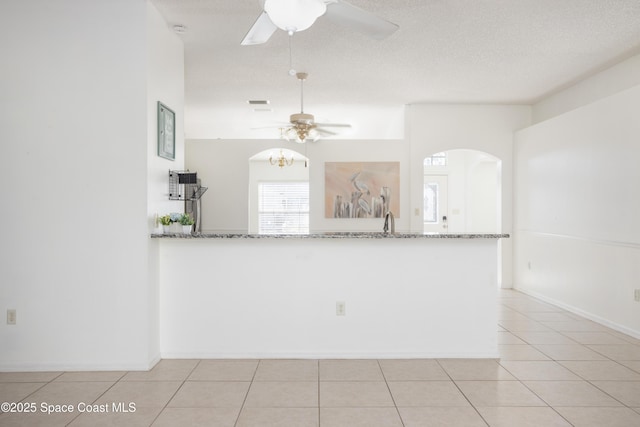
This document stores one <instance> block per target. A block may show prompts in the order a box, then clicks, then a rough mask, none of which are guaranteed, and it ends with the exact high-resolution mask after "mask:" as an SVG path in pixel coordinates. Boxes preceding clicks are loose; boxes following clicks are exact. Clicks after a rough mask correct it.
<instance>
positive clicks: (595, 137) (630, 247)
mask: <svg viewBox="0 0 640 427" xmlns="http://www.w3.org/2000/svg"><path fill="white" fill-rule="evenodd" d="M639 110H640V86H635V87H633V88H631V89H627V90H624V91H621V92H618V93H616V94H615V95H612V96H609V97H606V98H603V99H601V100H598V101H594V102H591V103H590V104H588V105H585V106H583V107H581V108H577V109H574V110H572V111H570V112H567V113H564V114H561V115H559V116H557V117H555V118H552V119H549V120H547V121H545V122H542V123H539V124H537V125H535V126H532V127H530V128H528V129H525V130H523V131H520V132H518V133H517V136H516V171H517V174H516V175H517V176H516V183H515V194H516V203H515V206H516V218H517V230H516V259H515V275H516V287H517V288H518V289H521V290H523V291H525V292H528V293H531V294H534V295H536V296H539V297H542V298H543V299H546V300H549V301H551V302H554V303H556V304H559V305H561V306H564V307H565V308H568V309H570V310H573V311H575V312H578V313H580V314H582V315H585V316H587V317H590V318H593V319H595V320H598V321H600V322H602V323H605V324H608V325H610V326H612V327H614V328H616V329H619V330H622V331H624V332H627V333H630V334H632V335H635V336H638V337H640V305H639V303H638V302H634V300H633V290H634V289H635V288H638V287H639V285H638V284H639V283H640V222H639V221H638V218H640V198H638V183H639V182H640V168H638V157H639V156H640V146H639V145H638V140H639V139H640V122H639V121H638V118H637V112H638V111H639Z"/></svg>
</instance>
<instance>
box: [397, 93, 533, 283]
mask: <svg viewBox="0 0 640 427" xmlns="http://www.w3.org/2000/svg"><path fill="white" fill-rule="evenodd" d="M530 116H531V108H530V107H528V106H518V105H410V106H408V107H407V130H406V137H407V139H408V143H409V145H410V147H411V150H410V180H411V189H410V191H411V196H410V197H411V204H410V206H408V209H409V210H410V212H412V213H413V215H412V216H411V230H412V231H420V230H421V229H422V192H423V188H422V177H423V171H424V167H423V161H424V158H425V157H427V156H430V155H431V154H433V153H437V152H440V151H447V150H452V149H459V148H466V149H473V150H478V151H484V152H486V153H489V154H491V155H493V156H495V157H497V158H498V159H500V160H501V162H502V192H501V194H502V212H501V213H500V215H501V218H502V224H501V230H500V232H502V233H511V232H512V224H513V220H512V218H513V216H512V197H511V195H512V191H513V190H512V174H513V160H512V156H513V134H514V131H516V130H518V129H522V128H524V127H526V126H528V125H529V124H530ZM416 209H418V215H416V214H415V210H416ZM500 243H501V246H502V247H501V251H502V258H501V264H502V267H501V279H500V280H501V286H502V287H507V288H508V287H511V286H512V283H513V282H512V280H513V279H512V272H511V262H512V260H511V251H512V249H511V239H502V240H501V242H500Z"/></svg>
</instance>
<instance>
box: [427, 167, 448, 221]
mask: <svg viewBox="0 0 640 427" xmlns="http://www.w3.org/2000/svg"><path fill="white" fill-rule="evenodd" d="M447 182H448V180H447V176H446V175H425V176H424V207H423V210H422V211H423V221H424V231H425V232H426V233H446V232H447V228H448V221H447V220H448V217H449V211H448V197H447V192H448V185H447Z"/></svg>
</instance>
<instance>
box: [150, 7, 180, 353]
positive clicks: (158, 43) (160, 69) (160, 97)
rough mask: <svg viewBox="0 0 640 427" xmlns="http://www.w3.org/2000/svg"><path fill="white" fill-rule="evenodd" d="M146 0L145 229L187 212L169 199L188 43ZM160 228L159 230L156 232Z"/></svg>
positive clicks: (154, 341) (153, 299)
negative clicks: (168, 120) (168, 130)
mask: <svg viewBox="0 0 640 427" xmlns="http://www.w3.org/2000/svg"><path fill="white" fill-rule="evenodd" d="M146 3H147V40H146V41H147V46H146V49H147V129H146V131H147V165H146V166H147V227H148V230H149V232H153V231H156V228H158V229H159V227H160V224H158V222H157V217H158V216H162V215H165V214H167V213H171V212H183V211H184V202H181V201H174V200H169V188H168V187H169V170H170V169H171V170H183V169H184V45H183V43H182V40H181V39H180V38H179V37H178V36H177V35H176V34H175V33H174V32H173V31H171V29H170V28H169V26H168V25H167V23H166V22H165V20H164V18H163V17H162V15H160V12H158V10H157V9H156V8H155V6H153V5H152V4H151V3H150V2H149V1H147V2H146ZM158 101H160V102H162V103H163V104H164V105H166V106H167V107H169V108H171V109H172V110H173V111H174V112H175V113H176V117H175V119H176V122H175V138H176V146H175V159H174V160H173V161H171V160H168V159H165V158H162V157H160V156H158V114H157V105H158ZM157 231H159V230H157ZM147 250H148V265H149V281H148V283H149V285H148V298H147V304H148V307H149V326H148V331H149V332H148V340H149V349H150V354H149V359H150V360H156V359H157V358H158V349H159V348H160V335H159V334H160V331H159V328H160V327H159V318H160V313H159V310H160V302H159V300H160V295H159V289H158V283H159V280H160V277H159V265H158V263H159V262H160V261H159V256H160V255H159V251H158V243H157V242H156V241H153V240H151V239H149V240H148V244H147Z"/></svg>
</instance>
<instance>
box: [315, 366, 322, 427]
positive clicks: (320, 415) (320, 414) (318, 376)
mask: <svg viewBox="0 0 640 427" xmlns="http://www.w3.org/2000/svg"><path fill="white" fill-rule="evenodd" d="M316 367H317V368H318V374H317V376H316V379H317V380H318V427H321V424H322V412H321V411H320V359H318V360H316Z"/></svg>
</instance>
